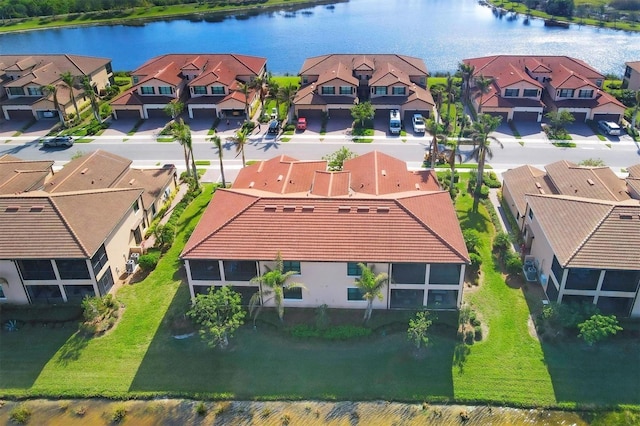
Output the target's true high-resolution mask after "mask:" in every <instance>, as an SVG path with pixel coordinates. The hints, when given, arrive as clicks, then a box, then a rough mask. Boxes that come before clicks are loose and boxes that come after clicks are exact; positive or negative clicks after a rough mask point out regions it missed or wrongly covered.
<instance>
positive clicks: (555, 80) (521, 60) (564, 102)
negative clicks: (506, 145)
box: [463, 55, 625, 123]
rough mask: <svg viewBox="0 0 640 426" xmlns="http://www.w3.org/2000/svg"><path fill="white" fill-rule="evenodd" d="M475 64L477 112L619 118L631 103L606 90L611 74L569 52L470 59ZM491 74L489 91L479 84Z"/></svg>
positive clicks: (527, 117)
mask: <svg viewBox="0 0 640 426" xmlns="http://www.w3.org/2000/svg"><path fill="white" fill-rule="evenodd" d="M463 62H464V63H465V64H468V65H471V66H473V67H474V72H473V76H472V78H471V82H470V83H471V92H470V98H471V99H470V101H471V106H472V107H473V108H474V110H475V111H476V112H477V111H479V110H480V112H482V113H486V114H491V115H495V116H500V117H502V118H503V122H506V121H508V120H515V121H533V122H540V121H541V120H542V119H543V117H544V115H545V114H546V113H547V112H550V111H569V112H570V113H572V114H573V116H574V118H575V122H578V123H579V122H584V121H586V120H596V121H597V120H607V121H614V122H616V123H619V122H620V120H621V119H622V118H623V117H624V110H625V106H624V105H623V104H622V103H621V102H619V101H618V100H617V99H616V98H614V97H613V96H611V95H609V94H608V93H606V92H604V91H603V90H602V83H603V82H604V79H605V76H604V75H603V74H601V73H599V72H598V71H596V70H595V69H593V68H592V67H590V66H589V65H588V64H587V63H585V62H584V61H581V60H579V59H575V58H570V57H568V56H526V55H494V56H485V57H481V58H473V59H465V60H464V61H463ZM480 76H482V77H485V78H488V79H491V84H490V86H489V87H488V92H486V93H481V91H480V90H479V88H478V87H477V85H476V79H477V78H479V77H480Z"/></svg>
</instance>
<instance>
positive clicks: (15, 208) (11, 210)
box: [4, 206, 20, 213]
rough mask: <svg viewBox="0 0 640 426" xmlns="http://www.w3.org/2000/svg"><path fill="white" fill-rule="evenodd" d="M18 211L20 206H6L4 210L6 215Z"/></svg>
mask: <svg viewBox="0 0 640 426" xmlns="http://www.w3.org/2000/svg"><path fill="white" fill-rule="evenodd" d="M18 210H20V206H7V208H5V209H4V211H5V212H7V213H15V212H17V211H18Z"/></svg>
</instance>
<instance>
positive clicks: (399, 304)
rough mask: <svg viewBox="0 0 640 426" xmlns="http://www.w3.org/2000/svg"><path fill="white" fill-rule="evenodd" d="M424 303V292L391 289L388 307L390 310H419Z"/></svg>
mask: <svg viewBox="0 0 640 426" xmlns="http://www.w3.org/2000/svg"><path fill="white" fill-rule="evenodd" d="M423 303H424V290H407V289H392V290H391V300H389V307H390V308H392V309H398V308H399V309H410V308H419V307H421V306H423Z"/></svg>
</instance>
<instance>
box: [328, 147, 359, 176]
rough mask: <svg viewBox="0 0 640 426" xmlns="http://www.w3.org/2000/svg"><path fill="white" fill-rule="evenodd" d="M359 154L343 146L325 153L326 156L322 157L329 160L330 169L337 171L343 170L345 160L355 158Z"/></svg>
mask: <svg viewBox="0 0 640 426" xmlns="http://www.w3.org/2000/svg"><path fill="white" fill-rule="evenodd" d="M357 156H358V154H356V153H355V152H353V151H351V150H350V149H349V148H347V147H345V146H343V147H342V148H340V149H339V150H337V151H336V152H334V153H332V154H329V155H325V156H324V157H322V159H323V160H326V161H327V167H328V168H329V170H330V171H332V172H335V171H340V170H342V166H343V165H344V162H345V161H346V160H350V159H351V158H355V157H357Z"/></svg>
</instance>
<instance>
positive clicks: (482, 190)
mask: <svg viewBox="0 0 640 426" xmlns="http://www.w3.org/2000/svg"><path fill="white" fill-rule="evenodd" d="M480 198H482V199H485V198H489V188H488V187H487V186H485V185H482V186H481V187H480Z"/></svg>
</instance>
